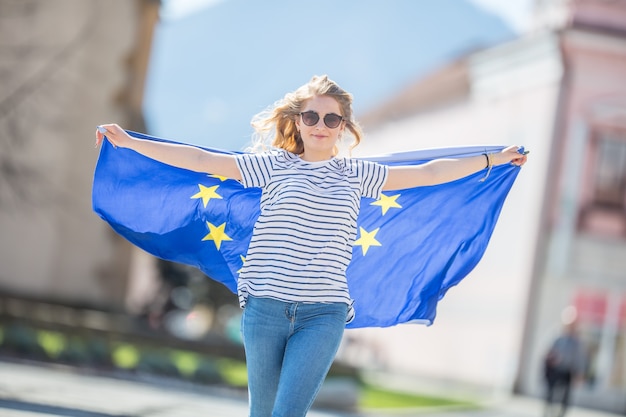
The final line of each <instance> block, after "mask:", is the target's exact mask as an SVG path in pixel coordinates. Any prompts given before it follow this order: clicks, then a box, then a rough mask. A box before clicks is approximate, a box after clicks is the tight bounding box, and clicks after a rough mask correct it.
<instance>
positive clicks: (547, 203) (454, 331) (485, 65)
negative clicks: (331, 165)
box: [350, 0, 626, 412]
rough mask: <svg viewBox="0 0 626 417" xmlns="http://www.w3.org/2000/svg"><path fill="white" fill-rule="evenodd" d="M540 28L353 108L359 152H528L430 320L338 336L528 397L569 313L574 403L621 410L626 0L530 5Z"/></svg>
mask: <svg viewBox="0 0 626 417" xmlns="http://www.w3.org/2000/svg"><path fill="white" fill-rule="evenodd" d="M536 22H537V23H536V25H537V26H536V29H535V30H534V31H532V32H531V33H529V34H527V35H526V36H524V37H522V38H520V39H517V40H515V41H513V42H509V43H507V44H504V45H500V46H497V47H495V48H491V49H488V50H483V51H479V52H477V53H474V54H471V55H469V56H466V57H463V58H462V59H460V60H459V61H457V62H454V63H451V64H450V65H449V66H448V67H446V68H443V69H441V70H439V71H437V72H435V73H433V74H432V75H431V76H430V77H427V78H426V79H422V80H419V81H418V82H416V83H415V84H414V85H412V86H407V88H406V89H404V91H402V92H401V93H400V94H398V95H397V96H395V97H392V99H390V100H389V102H387V103H382V104H381V106H379V107H378V108H376V109H373V110H372V111H371V112H370V113H368V114H365V115H363V117H362V123H363V125H364V127H365V130H366V134H367V138H366V140H365V141H364V142H363V143H362V144H361V145H359V147H358V148H357V150H356V151H355V154H356V153H358V154H357V156H359V155H372V154H381V153H388V152H397V151H403V150H410V149H414V148H427V147H442V146H458V145H469V144H479V145H480V144H485V145H493V144H503V145H504V144H522V145H524V146H525V147H526V149H528V150H530V151H531V153H530V160H529V162H528V164H527V165H526V166H525V167H524V168H522V171H521V173H520V175H519V176H518V179H517V181H516V184H515V185H514V187H513V189H512V191H511V194H510V195H509V197H508V199H507V202H506V203H505V206H504V208H503V211H502V214H501V217H500V220H499V223H498V226H497V228H496V231H495V233H494V235H493V237H492V240H491V242H490V246H489V248H488V250H487V252H486V254H485V256H484V258H483V260H482V261H481V263H480V264H479V265H478V266H477V268H476V269H475V270H474V271H473V272H472V273H471V275H470V276H469V277H468V278H467V279H466V280H465V281H464V282H463V283H462V284H461V285H459V286H458V288H454V289H452V290H451V291H450V292H449V293H448V294H447V295H446V298H445V299H444V300H443V301H442V302H441V303H440V307H439V314H438V317H437V319H436V321H435V324H434V325H433V326H432V327H429V328H420V327H416V326H413V327H411V326H399V327H397V328H390V329H365V330H359V331H355V332H350V337H351V338H354V339H355V340H359V341H360V343H361V344H363V345H366V346H367V345H370V346H372V348H371V351H375V352H376V357H377V358H378V361H379V364H380V366H382V367H386V368H387V369H391V370H394V371H395V372H404V373H411V374H413V375H418V376H423V377H428V378H431V379H439V380H447V381H463V382H466V383H470V384H473V385H475V386H481V387H484V388H486V389H487V390H488V392H491V393H492V394H493V395H495V394H500V393H502V392H510V391H513V390H515V391H517V392H519V393H523V394H527V395H533V396H538V397H539V396H542V395H543V389H544V388H543V379H542V360H543V356H544V355H545V352H546V350H547V348H548V345H549V343H550V342H551V341H552V339H553V338H554V337H555V336H556V335H557V334H558V332H559V331H560V327H561V325H562V320H563V318H564V317H565V316H567V319H573V318H575V319H576V320H577V321H578V323H579V328H580V331H581V336H582V337H583V339H584V341H585V342H586V346H587V349H588V355H589V362H588V364H589V366H588V370H587V375H586V380H585V382H584V383H583V384H581V385H579V386H577V389H576V391H575V395H574V401H575V402H577V403H579V404H581V405H585V406H590V407H595V408H600V409H606V410H609V411H615V412H624V410H626V383H625V380H626V378H625V377H626V372H625V370H626V366H625V362H626V341H625V337H626V233H625V231H626V107H625V104H626V3H625V2H621V1H608V0H588V1H587V0H580V1H538V2H537V4H536ZM416 261H419V260H416ZM392 280H393V277H390V281H392ZM383 340H384V342H381V341H383ZM374 345H375V347H374Z"/></svg>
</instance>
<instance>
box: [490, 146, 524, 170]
mask: <svg viewBox="0 0 626 417" xmlns="http://www.w3.org/2000/svg"><path fill="white" fill-rule="evenodd" d="M519 150H520V147H519V146H517V145H513V146H509V147H508V148H504V149H502V151H501V152H498V153H495V154H492V157H493V158H494V165H502V164H506V163H509V162H510V163H512V164H513V165H517V166H518V167H521V166H522V165H524V164H525V163H526V161H527V160H528V157H527V156H526V155H525V154H521V153H520V152H519Z"/></svg>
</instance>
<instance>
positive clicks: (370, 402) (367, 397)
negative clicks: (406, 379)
mask: <svg viewBox="0 0 626 417" xmlns="http://www.w3.org/2000/svg"><path fill="white" fill-rule="evenodd" d="M445 407H455V408H456V407H461V408H476V404H473V403H470V402H465V401H457V400H452V399H449V398H441V397H433V396H427V395H418V394H411V393H404V392H397V391H390V390H386V389H383V388H380V387H374V386H371V385H364V386H363V387H362V389H361V397H360V401H359V408H361V409H384V408H445Z"/></svg>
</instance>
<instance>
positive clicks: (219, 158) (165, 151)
mask: <svg viewBox="0 0 626 417" xmlns="http://www.w3.org/2000/svg"><path fill="white" fill-rule="evenodd" d="M100 128H103V129H105V130H106V132H104V133H102V132H101V131H100V129H97V130H96V146H98V145H100V144H101V143H102V141H103V140H104V138H105V136H106V138H107V139H108V140H109V142H111V144H112V145H113V146H114V147H116V148H117V147H120V148H129V149H132V150H134V151H136V152H139V153H140V154H142V155H144V156H147V157H148V158H152V159H155V160H157V161H159V162H163V163H165V164H168V165H172V166H175V167H178V168H184V169H189V170H191V171H196V172H206V173H210V174H214V175H220V176H224V177H228V178H232V179H235V180H241V174H240V172H239V169H238V168H237V163H236V162H235V157H234V156H233V155H228V154H221V153H215V152H209V151H206V150H204V149H200V148H197V147H195V146H190V145H181V144H173V143H165V142H156V141H152V140H145V139H138V138H134V137H132V136H130V135H129V134H128V133H126V131H124V129H122V128H121V127H120V126H118V125H116V124H106V125H101V126H100Z"/></svg>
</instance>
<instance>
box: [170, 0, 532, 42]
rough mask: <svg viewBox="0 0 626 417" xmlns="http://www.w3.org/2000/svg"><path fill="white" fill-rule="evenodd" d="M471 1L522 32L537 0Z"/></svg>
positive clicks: (205, 0)
mask: <svg viewBox="0 0 626 417" xmlns="http://www.w3.org/2000/svg"><path fill="white" fill-rule="evenodd" d="M222 1H228V0H163V8H162V17H163V18H164V19H179V18H182V17H185V16H187V15H189V14H192V13H194V12H196V11H198V10H200V9H203V8H206V7H210V6H212V5H213V4H216V3H219V2H222ZM469 1H470V2H471V3H474V4H475V5H477V6H479V7H481V8H483V9H485V10H488V11H490V12H491V13H494V14H497V15H499V16H500V17H502V19H504V20H505V21H506V22H507V23H508V24H509V25H511V27H512V28H513V29H515V31H517V32H518V33H520V34H521V33H524V32H526V31H527V30H528V29H529V28H530V16H531V11H532V7H533V4H534V2H535V0H469Z"/></svg>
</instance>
